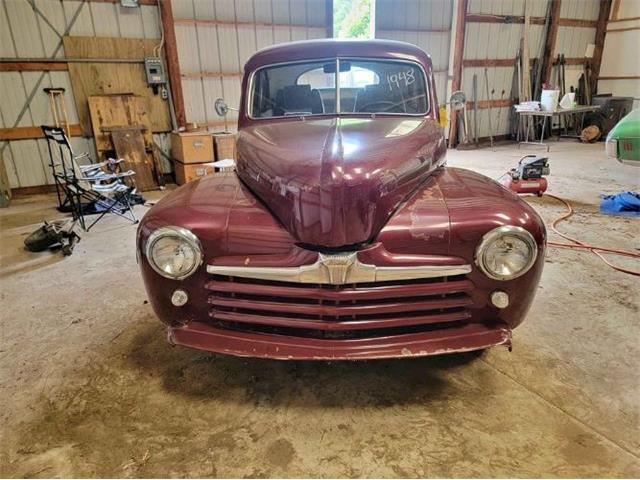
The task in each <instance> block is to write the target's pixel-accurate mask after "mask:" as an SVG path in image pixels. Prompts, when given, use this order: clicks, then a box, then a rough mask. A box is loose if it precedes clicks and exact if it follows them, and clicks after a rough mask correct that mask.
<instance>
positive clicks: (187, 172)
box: [173, 161, 215, 185]
mask: <svg viewBox="0 0 640 480" xmlns="http://www.w3.org/2000/svg"><path fill="white" fill-rule="evenodd" d="M173 165H174V168H175V170H176V183H177V184H178V185H184V184H185V183H187V182H191V181H193V180H197V179H198V178H202V177H206V176H208V175H211V174H213V173H214V172H215V168H214V166H213V162H208V163H187V164H185V163H182V162H178V161H174V162H173Z"/></svg>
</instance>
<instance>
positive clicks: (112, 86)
mask: <svg viewBox="0 0 640 480" xmlns="http://www.w3.org/2000/svg"><path fill="white" fill-rule="evenodd" d="M157 43H158V40H157V39H137V38H136V39H131V38H100V37H90V38H88V37H64V49H65V54H66V56H67V57H68V58H94V59H119V60H142V59H143V58H144V57H145V56H151V55H153V48H154V46H155V45H156V44H157ZM69 75H70V76H71V84H72V86H73V96H74V98H75V102H76V108H77V111H78V118H79V121H80V124H81V125H82V129H83V132H84V134H85V135H91V120H90V113H89V108H88V101H87V100H88V98H89V97H90V96H93V95H105V94H123V93H132V94H135V95H139V96H142V97H144V98H146V99H147V100H148V112H149V118H150V119H151V123H150V125H151V130H152V131H153V132H166V131H169V130H171V123H170V118H169V110H168V105H167V102H166V101H165V100H163V99H162V98H161V97H160V95H155V94H154V93H153V90H152V89H151V88H150V87H149V86H148V85H147V81H146V77H145V72H144V65H143V64H142V63H70V64H69Z"/></svg>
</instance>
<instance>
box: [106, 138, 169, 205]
mask: <svg viewBox="0 0 640 480" xmlns="http://www.w3.org/2000/svg"><path fill="white" fill-rule="evenodd" d="M111 136H112V138H113V145H114V147H115V150H116V154H117V155H118V158H124V161H125V169H126V170H129V169H131V170H133V171H134V172H136V174H135V176H134V179H133V181H134V182H135V185H136V187H137V188H138V190H140V191H141V192H145V191H147V190H155V189H156V188H157V187H158V185H157V183H156V182H155V179H154V169H155V166H154V164H153V158H152V157H151V155H150V154H148V153H147V152H145V148H144V139H143V137H142V133H141V132H140V131H139V130H133V129H131V130H116V131H113V132H111Z"/></svg>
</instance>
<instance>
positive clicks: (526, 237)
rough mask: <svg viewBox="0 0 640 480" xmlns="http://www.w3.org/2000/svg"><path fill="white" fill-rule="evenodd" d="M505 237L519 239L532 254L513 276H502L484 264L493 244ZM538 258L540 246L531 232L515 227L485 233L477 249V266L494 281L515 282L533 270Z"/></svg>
mask: <svg viewBox="0 0 640 480" xmlns="http://www.w3.org/2000/svg"><path fill="white" fill-rule="evenodd" d="M505 235H510V236H515V237H518V238H519V239H520V240H522V241H523V242H525V243H526V244H527V247H529V250H530V252H531V255H530V256H529V259H528V261H527V263H526V265H525V266H524V267H523V268H522V269H520V270H519V271H518V272H516V273H514V274H512V275H500V274H497V273H495V272H492V271H491V270H490V269H489V268H488V267H487V265H486V264H485V262H484V254H485V253H486V251H487V249H488V248H489V246H490V245H491V243H493V242H494V241H496V240H497V239H499V238H500V237H502V236H505ZM537 258H538V244H537V243H536V240H535V239H534V238H533V235H531V233H529V231H527V230H525V229H524V228H522V227H517V226H515V225H503V226H501V227H497V228H494V229H493V230H490V231H489V232H487V233H485V234H484V236H483V237H482V240H481V241H480V244H479V245H478V247H477V248H476V253H475V263H476V265H477V266H478V268H479V269H480V270H481V271H482V273H484V274H485V275H486V276H487V277H489V278H491V279H493V280H513V279H515V278H518V277H521V276H522V275H524V274H525V273H527V272H528V271H529V270H530V269H531V267H532V266H533V264H534V263H535V261H536V259H537Z"/></svg>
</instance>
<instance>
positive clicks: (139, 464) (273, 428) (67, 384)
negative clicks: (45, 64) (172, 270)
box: [0, 142, 640, 477]
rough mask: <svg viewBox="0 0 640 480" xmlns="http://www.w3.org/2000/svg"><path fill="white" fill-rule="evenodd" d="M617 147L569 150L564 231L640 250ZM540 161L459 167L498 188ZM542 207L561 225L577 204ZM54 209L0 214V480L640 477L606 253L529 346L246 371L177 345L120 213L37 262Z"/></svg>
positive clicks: (557, 257)
mask: <svg viewBox="0 0 640 480" xmlns="http://www.w3.org/2000/svg"><path fill="white" fill-rule="evenodd" d="M603 150H604V147H603V145H602V144H598V145H581V144H579V143H574V142H562V143H559V144H557V145H556V144H554V145H553V147H552V151H551V153H550V157H551V165H552V175H551V177H550V182H551V187H550V192H551V193H554V194H556V195H559V196H561V197H564V198H566V199H569V200H570V201H571V202H572V203H573V205H574V206H575V208H576V210H577V212H578V213H577V215H576V216H575V217H573V218H572V219H571V220H570V221H569V222H567V223H565V224H562V225H561V228H562V229H563V230H564V231H566V232H568V233H570V234H574V235H575V236H578V237H580V238H581V239H584V240H585V241H588V242H598V243H599V244H602V245H609V246H612V247H620V248H627V249H633V248H638V247H640V244H639V243H638V242H639V240H638V239H639V235H638V234H639V233H640V231H639V222H638V220H632V219H628V218H620V217H607V216H604V215H601V214H599V213H597V209H598V203H599V195H600V194H601V193H612V192H618V191H621V190H629V189H635V190H637V189H638V188H639V184H640V181H639V175H640V169H634V168H633V167H628V166H624V165H620V164H618V163H616V162H615V161H612V160H609V159H606V158H605V157H604V154H603ZM529 151H535V150H529ZM524 153H526V151H518V150H516V149H514V147H513V146H502V147H498V148H497V149H496V151H491V150H489V149H484V150H480V151H466V152H456V151H453V152H450V154H449V163H450V165H453V166H463V167H467V168H472V169H474V170H478V171H480V172H483V173H485V174H487V175H489V176H492V177H497V176H498V175H499V174H501V173H502V172H503V171H505V170H506V169H507V168H508V167H510V166H512V165H514V164H515V163H516V161H517V159H518V158H519V156H520V155H521V154H524ZM158 196H159V194H156V195H150V197H151V198H152V199H153V198H157V197H158ZM530 201H531V203H532V204H533V205H535V207H536V208H537V209H538V210H539V211H540V213H541V214H542V215H543V217H544V218H545V220H546V221H550V220H551V219H553V218H554V217H555V216H557V215H558V214H560V213H561V212H562V211H563V207H562V206H561V205H559V204H558V203H557V202H555V201H554V200H552V199H550V198H542V199H537V198H533V199H531V200H530ZM53 204H54V201H53V198H52V197H51V196H34V197H31V198H27V199H22V200H16V201H14V202H13V205H12V206H11V207H10V208H8V209H5V210H2V211H0V222H1V226H2V229H1V230H2V231H1V234H0V235H1V236H0V241H1V248H0V262H1V264H0V293H1V299H2V310H1V312H2V313H1V317H2V336H1V343H0V425H1V427H0V429H1V430H0V434H1V446H0V476H3V477H23V476H28V477H59V476H63V477H67V476H73V477H78V476H81V477H95V476H108V477H120V476H125V477H137V476H142V477H155V476H163V477H167V476H168V477H173V476H180V477H182V476H191V477H194V476H195V477H216V476H224V477H247V476H249V477H259V476H271V477H280V476H282V477H343V476H346V477H356V476H367V477H399V476H400V477H415V476H421V477H422V476H428V477H434V476H435V477H447V476H455V477H460V476H462V477H475V476H480V477H504V476H507V477H510V476H515V477H533V476H544V477H594V476H595V477H602V476H604V477H628V476H632V477H638V476H640V435H639V432H640V428H639V427H640V369H639V368H638V360H639V359H640V326H639V322H638V320H639V319H640V315H639V314H638V310H639V306H640V302H639V297H638V292H639V286H640V282H639V281H638V279H637V278H634V277H631V276H629V275H624V274H621V273H617V272H615V271H613V270H611V269H609V268H607V267H606V266H604V264H603V263H601V262H600V260H598V259H597V258H596V257H595V256H593V255H591V254H588V253H580V252H574V251H570V250H565V249H563V250H560V249H555V248H550V249H549V254H548V258H547V264H546V267H545V272H544V274H543V278H542V283H541V285H540V287H539V291H538V295H537V298H536V301H535V302H534V305H533V308H532V310H531V312H530V313H529V316H528V319H527V320H526V321H525V323H524V324H523V325H522V326H521V327H520V328H519V329H517V330H516V331H515V334H514V351H513V352H512V353H509V352H508V351H507V350H506V349H502V348H496V349H492V350H490V351H488V352H486V353H485V354H484V355H477V354H467V355H451V356H444V357H433V358H423V359H403V360H395V361H372V362H358V363H343V362H334V363H325V362H322V363H312V362H279V361H265V360H253V359H240V358H233V357H225V356H219V355H210V354H207V353H204V352H199V351H193V350H188V349H184V348H180V347H170V346H168V345H167V344H166V343H165V339H164V331H163V328H162V326H161V324H160V323H159V322H158V321H157V320H156V319H155V318H154V315H153V313H152V311H151V308H150V306H149V305H148V304H147V302H146V300H145V292H144V289H143V287H142V282H141V280H140V277H139V275H138V272H137V267H136V261H135V254H134V249H133V244H134V234H135V227H134V226H133V225H130V224H126V223H125V222H124V221H123V220H121V219H118V218H109V219H107V220H106V221H104V222H102V223H100V224H99V225H98V226H97V227H96V228H95V229H94V230H92V231H91V232H90V233H88V234H84V235H82V236H83V238H82V242H81V243H80V244H79V245H78V247H77V248H76V253H74V255H73V256H72V257H69V258H63V257H62V256H60V255H58V254H49V253H43V254H33V253H28V252H25V251H24V250H23V249H22V247H21V245H22V241H23V239H24V237H25V235H26V234H27V233H28V232H30V231H32V230H33V229H34V228H35V227H36V224H37V223H38V222H40V221H41V220H43V219H45V218H46V219H51V218H53V217H55V216H56V215H57V213H56V211H55V210H54V209H53V208H52V207H53ZM143 210H144V208H143V207H139V208H137V213H138V214H140V215H141V214H142V213H143ZM551 237H552V238H553V237H554V235H551ZM626 264H627V265H628V266H634V267H635V268H636V269H638V268H640V266H638V265H637V264H635V265H634V264H633V262H626Z"/></svg>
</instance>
